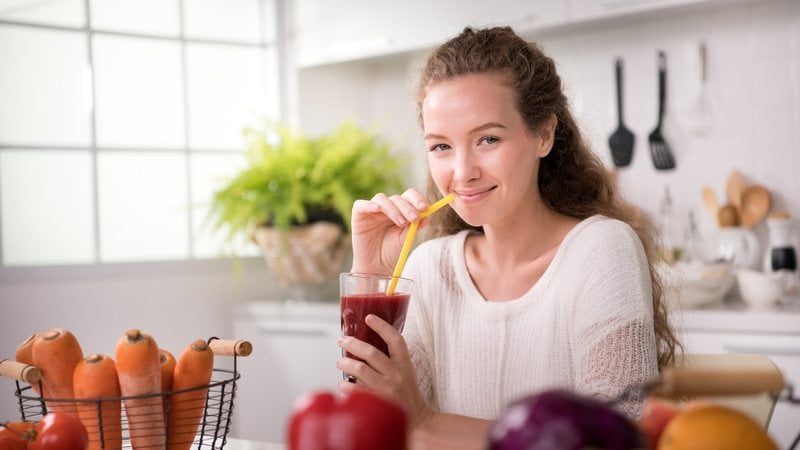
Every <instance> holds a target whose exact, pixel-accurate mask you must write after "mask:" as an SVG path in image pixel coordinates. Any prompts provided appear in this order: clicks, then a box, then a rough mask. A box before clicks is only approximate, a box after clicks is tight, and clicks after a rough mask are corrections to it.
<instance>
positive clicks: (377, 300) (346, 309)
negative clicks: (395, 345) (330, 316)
mask: <svg viewBox="0 0 800 450" xmlns="http://www.w3.org/2000/svg"><path fill="white" fill-rule="evenodd" d="M409 297H410V294H404V293H397V292H396V293H394V294H392V295H386V294H383V293H374V294H354V295H343V296H342V297H341V299H340V301H341V303H340V304H341V308H342V333H343V334H344V335H345V336H353V337H355V338H357V339H360V340H362V341H364V342H367V343H369V344H372V345H373V346H375V347H377V348H378V349H379V350H380V351H382V352H383V353H384V354H386V355H388V354H389V348H388V346H387V345H386V342H384V341H383V339H381V337H380V336H378V333H376V332H374V331H372V329H371V328H370V327H368V326H367V324H366V323H364V318H365V317H367V315H369V314H375V315H376V316H378V317H380V318H381V319H383V320H385V321H387V322H389V323H390V324H391V325H392V326H394V327H395V329H397V330H398V331H403V324H404V323H405V321H406V311H407V310H408V299H409ZM347 356H348V357H353V356H352V355H350V353H347ZM356 359H358V358H356Z"/></svg>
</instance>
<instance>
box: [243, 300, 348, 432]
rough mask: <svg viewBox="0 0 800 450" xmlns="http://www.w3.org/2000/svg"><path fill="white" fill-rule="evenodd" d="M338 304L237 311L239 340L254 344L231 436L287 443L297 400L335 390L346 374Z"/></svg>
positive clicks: (246, 361)
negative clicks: (341, 364) (340, 364)
mask: <svg viewBox="0 0 800 450" xmlns="http://www.w3.org/2000/svg"><path fill="white" fill-rule="evenodd" d="M339 320H340V319H339V305H338V304H335V305H334V304H312V305H295V306H292V305H286V304H283V303H266V302H264V303H254V304H250V305H245V306H243V307H240V308H238V309H237V310H236V312H235V315H234V324H233V331H234V335H235V336H239V337H241V338H242V339H248V340H250V341H251V342H252V343H253V353H252V355H250V356H249V357H247V358H240V359H239V360H238V370H239V372H241V374H242V378H241V380H240V382H239V383H238V385H237V392H236V399H235V402H234V412H233V418H232V421H231V427H232V429H231V437H235V438H243V439H252V440H258V441H267V442H284V441H285V437H284V436H285V428H286V422H287V420H288V418H289V414H290V410H291V406H292V403H293V402H294V400H295V399H296V398H297V397H298V396H300V395H301V394H304V393H307V392H309V391H312V390H319V389H322V390H328V391H336V385H337V383H338V382H339V380H341V379H342V374H341V372H340V371H338V370H337V369H336V361H337V360H338V359H339V358H340V357H341V349H340V348H339V346H338V345H337V339H338V337H339V335H340V334H341V332H340V324H339Z"/></svg>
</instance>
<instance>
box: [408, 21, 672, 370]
mask: <svg viewBox="0 0 800 450" xmlns="http://www.w3.org/2000/svg"><path fill="white" fill-rule="evenodd" d="M469 74H493V75H499V76H500V79H501V80H503V82H505V83H507V85H508V86H509V87H510V88H512V89H514V91H515V92H516V98H517V105H516V107H517V110H518V111H519V113H520V115H521V116H522V118H523V120H524V121H525V123H526V124H527V126H528V128H529V130H530V131H531V132H536V131H537V130H538V129H539V127H540V126H541V125H542V124H544V123H545V122H546V121H547V120H548V119H549V118H551V117H552V116H553V115H555V117H556V119H557V121H558V123H557V125H556V128H555V138H554V142H553V148H552V150H551V151H550V154H549V155H547V156H546V157H544V158H542V160H541V163H540V167H539V178H538V184H539V192H540V193H541V196H542V200H543V201H544V204H545V205H546V206H547V207H548V208H550V209H551V210H553V211H556V212H558V213H560V214H563V215H565V216H569V217H573V218H576V219H581V220H582V219H586V218H588V217H590V216H593V215H595V214H601V215H604V216H606V217H611V218H614V219H619V220H621V221H623V222H626V223H627V224H629V225H630V226H631V227H632V228H633V230H634V231H635V232H636V234H637V235H638V237H639V239H640V240H641V242H642V245H643V247H644V251H645V254H646V255H647V260H648V269H649V271H650V278H651V279H652V286H653V289H652V292H653V300H652V302H653V326H654V329H655V336H656V342H657V345H658V348H657V352H658V365H659V367H661V368H663V367H668V366H670V365H672V364H673V363H674V359H675V352H676V350H677V349H679V348H680V343H679V342H678V339H677V338H676V336H675V334H674V333H673V331H672V328H671V327H670V324H669V322H668V320H667V307H666V305H665V304H664V299H663V288H662V285H661V280H660V278H659V276H658V273H657V272H656V270H655V263H656V259H657V258H658V254H657V252H656V243H655V236H656V230H655V228H654V227H653V224H652V222H651V221H650V220H649V219H648V218H647V217H646V216H645V215H644V213H643V212H642V211H641V210H640V209H638V208H636V207H635V206H634V205H632V204H630V203H628V202H626V201H625V200H623V199H622V198H621V197H620V196H619V195H617V189H616V179H615V177H614V175H613V173H611V172H609V171H608V170H607V169H606V168H605V166H604V165H603V163H602V161H600V159H599V158H598V157H597V156H596V155H595V154H594V153H593V152H592V151H591V149H590V147H589V145H588V144H587V143H586V141H585V140H584V138H583V136H582V134H581V132H580V129H579V127H578V125H577V123H576V122H575V119H574V118H573V117H572V113H571V112H570V109H569V104H568V103H569V102H568V100H567V98H566V96H565V95H564V93H563V91H562V88H561V78H560V77H559V75H558V72H557V70H556V65H555V62H554V61H553V60H552V59H551V58H550V57H548V56H547V55H545V53H544V52H543V51H542V49H541V48H540V47H539V46H538V45H537V44H535V43H529V42H526V41H525V40H524V39H522V38H521V37H520V36H518V35H517V34H516V33H514V31H513V30H512V29H511V28H510V27H495V28H488V29H473V28H466V29H464V31H463V32H462V33H461V34H460V35H458V36H456V37H455V38H452V39H450V40H449V41H447V42H446V43H444V44H443V45H441V46H440V47H438V48H437V49H436V50H434V51H433V53H432V54H431V55H430V56H429V57H428V59H427V61H426V63H425V65H424V66H423V68H422V72H421V75H420V80H419V86H418V89H417V99H416V101H417V108H418V112H419V121H420V124H422V121H423V118H422V106H421V105H422V101H423V100H424V98H425V95H426V90H427V87H428V86H429V85H430V84H431V83H435V82H438V81H442V80H448V79H452V78H456V77H459V76H464V75H469ZM428 196H429V197H430V198H431V199H437V198H440V197H441V194H440V193H439V191H438V189H437V188H436V186H435V185H434V184H433V181H432V179H431V178H430V174H429V177H428ZM443 211H445V212H444V213H439V214H434V215H433V216H431V218H430V219H429V220H430V223H429V226H428V231H427V233H426V237H428V238H430V237H437V236H444V235H449V234H453V233H456V232H458V231H460V230H464V229H474V230H479V231H480V230H481V229H480V228H479V227H473V226H470V225H468V224H467V223H466V222H464V221H463V220H461V218H460V217H459V216H458V215H457V214H456V213H455V211H453V210H452V209H450V208H445V209H444V210H443Z"/></svg>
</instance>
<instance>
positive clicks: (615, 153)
mask: <svg viewBox="0 0 800 450" xmlns="http://www.w3.org/2000/svg"><path fill="white" fill-rule="evenodd" d="M614 67H615V74H616V81H617V120H618V125H617V129H616V130H615V131H614V133H613V134H611V136H610V137H609V138H608V146H609V147H610V148H611V158H612V159H613V160H614V165H615V166H617V167H625V166H627V165H628V164H630V163H631V159H632V158H633V146H634V142H635V140H636V138H635V136H634V135H633V133H631V130H629V129H628V128H626V127H625V124H624V122H623V117H622V58H617V59H616V61H615V64H614Z"/></svg>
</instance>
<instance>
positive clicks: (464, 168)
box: [453, 150, 480, 182]
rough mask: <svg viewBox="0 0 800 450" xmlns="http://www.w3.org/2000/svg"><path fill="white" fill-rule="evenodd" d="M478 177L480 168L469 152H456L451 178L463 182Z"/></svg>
mask: <svg viewBox="0 0 800 450" xmlns="http://www.w3.org/2000/svg"><path fill="white" fill-rule="evenodd" d="M478 177H480V166H479V164H478V161H477V159H476V158H475V155H474V154H473V153H472V152H470V151H464V150H459V151H456V157H455V158H454V161H453V178H454V179H456V180H458V181H461V182H465V181H469V180H473V179H476V178H478Z"/></svg>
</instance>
